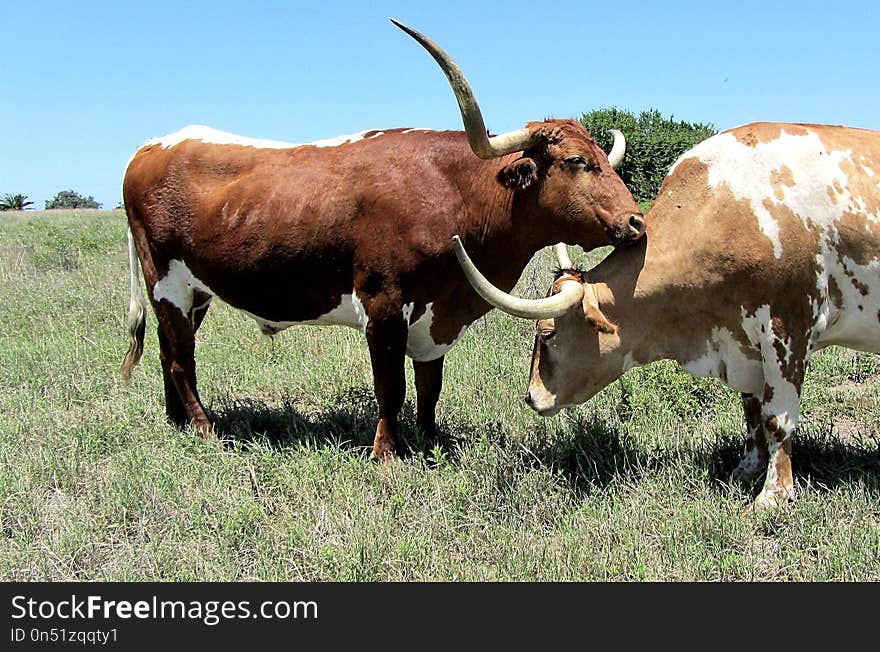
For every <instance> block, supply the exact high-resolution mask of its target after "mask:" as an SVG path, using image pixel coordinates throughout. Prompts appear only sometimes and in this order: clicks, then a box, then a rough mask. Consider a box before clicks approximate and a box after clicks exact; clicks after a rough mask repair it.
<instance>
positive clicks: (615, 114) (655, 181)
mask: <svg viewBox="0 0 880 652" xmlns="http://www.w3.org/2000/svg"><path fill="white" fill-rule="evenodd" d="M581 124H583V125H584V127H586V129H587V131H589V132H590V135H591V136H592V137H593V138H594V139H595V141H596V143H598V144H599V146H600V147H602V148H603V149H604V150H605V151H606V152H607V151H609V150H610V149H611V142H612V138H611V136H610V135H609V134H608V130H609V129H620V131H622V132H623V135H624V136H626V158H624V159H623V164H622V165H621V166H620V167H619V168H618V170H617V172H618V174H620V178H621V179H623V182H624V183H625V184H626V185H627V187H628V188H629V189H630V192H632V194H633V196H634V197H635V198H636V200H638V201H640V202H645V201H652V200H654V199H655V198H656V197H657V193H658V192H659V191H660V186H661V185H662V184H663V179H665V178H666V173H667V172H668V171H669V168H670V167H672V164H673V163H675V161H676V159H677V158H678V157H679V156H681V155H682V154H684V153H685V152H686V151H687V150H689V149H690V148H691V147H693V146H694V145H696V144H697V143H699V142H700V141H703V140H706V139H707V138H709V137H710V136H713V135H715V133H717V132H716V130H715V127H713V126H712V125H711V124H702V123H699V122H684V121H681V120H674V119H673V117H672V116H670V117H668V118H664V117H663V116H662V115H661V114H660V111H658V110H657V109H649V110H647V111H642V112H641V113H639V115H638V116H636V115H634V114H633V113H630V112H629V111H621V110H619V109H615V108H610V109H599V110H598V111H591V112H590V113H585V114H584V115H583V117H582V118H581Z"/></svg>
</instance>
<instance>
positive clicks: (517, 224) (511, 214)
mask: <svg viewBox="0 0 880 652" xmlns="http://www.w3.org/2000/svg"><path fill="white" fill-rule="evenodd" d="M518 156H519V154H514V155H510V156H504V157H501V158H499V159H493V160H491V161H486V163H485V164H484V165H483V166H482V168H481V170H480V174H479V175H475V178H474V180H473V182H474V183H475V184H477V185H479V186H482V188H481V189H480V191H476V189H475V191H474V192H471V193H470V195H469V197H468V202H469V205H468V209H467V211H466V212H467V214H468V216H467V218H466V220H467V221H466V223H465V224H464V225H463V228H462V231H463V232H464V233H462V235H463V236H466V239H465V243H466V247H467V248H468V253H469V254H470V256H471V258H472V259H473V260H474V262H475V263H476V264H477V266H478V267H479V269H480V270H481V271H482V272H483V274H485V275H486V277H487V278H489V280H491V281H492V282H493V283H494V284H495V285H497V286H498V287H500V288H502V289H504V290H510V289H511V288H512V287H513V286H514V285H515V284H516V281H517V280H518V279H519V277H520V275H521V274H522V271H523V269H524V268H525V266H526V265H527V264H528V262H529V260H531V258H532V256H534V254H535V252H536V251H537V250H539V249H541V248H542V247H545V246H547V245H550V244H555V243H556V242H559V241H560V240H563V239H565V237H567V236H570V234H560V233H559V232H558V231H556V232H554V229H553V228H548V225H549V226H551V227H552V224H551V220H550V219H548V216H546V215H542V214H541V211H540V209H539V208H538V207H537V203H536V199H535V194H534V193H529V192H512V191H511V190H509V189H507V188H505V187H504V186H502V185H501V184H500V183H498V181H497V175H498V172H499V171H500V170H501V168H503V167H504V166H505V165H507V164H509V163H510V162H512V161H513V160H515V159H516V158H517V157H518Z"/></svg>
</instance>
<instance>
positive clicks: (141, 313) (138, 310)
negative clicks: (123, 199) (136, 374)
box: [119, 229, 147, 383]
mask: <svg viewBox="0 0 880 652" xmlns="http://www.w3.org/2000/svg"><path fill="white" fill-rule="evenodd" d="M128 268H129V285H130V293H131V294H130V298H129V303H128V336H129V338H131V342H130V343H129V345H128V351H127V352H126V353H125V357H124V358H123V359H122V367H121V368H120V370H119V371H120V373H121V374H122V380H123V381H125V382H126V383H127V382H128V381H129V380H131V370H132V368H133V367H134V366H135V365H136V364H137V363H138V362H140V359H141V355H143V352H144V333H145V332H146V327H147V300H146V296H144V282H143V280H142V279H141V263H140V261H139V260H138V257H137V252H136V251H135V248H134V240H133V238H132V236H131V229H129V230H128Z"/></svg>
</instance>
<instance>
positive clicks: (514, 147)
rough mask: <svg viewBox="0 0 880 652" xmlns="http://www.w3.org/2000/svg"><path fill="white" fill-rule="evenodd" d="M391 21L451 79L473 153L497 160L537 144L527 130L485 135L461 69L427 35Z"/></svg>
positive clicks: (477, 105)
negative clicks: (418, 45) (491, 135)
mask: <svg viewBox="0 0 880 652" xmlns="http://www.w3.org/2000/svg"><path fill="white" fill-rule="evenodd" d="M390 20H391V22H392V23H394V24H395V25H397V26H398V27H399V28H400V29H402V30H403V31H404V32H406V33H407V34H409V35H410V36H412V37H413V38H414V39H415V40H416V41H418V42H419V44H420V45H421V46H422V47H423V48H425V49H426V50H427V51H428V53H429V54H430V55H431V56H432V57H434V60H435V61H436V62H437V63H438V64H440V68H442V69H443V72H444V73H446V78H447V79H448V80H449V84H450V85H451V86H452V91H453V92H454V93H455V99H457V100H458V108H459V110H460V111H461V119H462V122H464V130H465V131H466V132H467V137H468V143H470V146H471V149H472V150H474V154H476V155H477V156H479V157H480V158H484V159H489V158H497V157H498V156H504V155H505V154H510V153H512V152H521V151H522V150H524V149H528V148H529V147H530V146H531V145H533V144H534V141H533V140H532V137H531V135H530V134H529V130H528V129H517V130H516V131H509V132H507V133H506V134H501V135H500V136H493V137H492V138H489V136H488V135H487V134H486V123H485V122H483V114H482V113H481V112H480V105H479V104H477V98H476V97H474V92H473V91H472V90H471V86H470V84H468V81H467V79H466V78H465V76H464V73H463V72H462V71H461V68H459V67H458V65H457V64H456V63H455V61H453V60H452V59H451V58H450V57H449V55H448V54H446V53H445V52H444V51H443V50H442V49H441V48H440V46H439V45H437V44H436V43H434V41H432V40H431V39H429V38H428V37H427V36H425V35H424V34H422V33H420V32H417V31H416V30H414V29H413V28H412V27H408V26H406V25H404V24H403V23H401V22H400V21H397V20H394V19H393V18H391V19H390Z"/></svg>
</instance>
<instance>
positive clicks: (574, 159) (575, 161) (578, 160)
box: [565, 156, 587, 167]
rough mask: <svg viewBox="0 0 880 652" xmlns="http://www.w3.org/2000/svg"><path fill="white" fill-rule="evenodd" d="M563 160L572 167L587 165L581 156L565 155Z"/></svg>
mask: <svg viewBox="0 0 880 652" xmlns="http://www.w3.org/2000/svg"><path fill="white" fill-rule="evenodd" d="M565 162H566V163H568V164H569V165H571V166H572V167H576V166H581V167H587V161H586V159H584V157H583V156H566V157H565Z"/></svg>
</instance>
